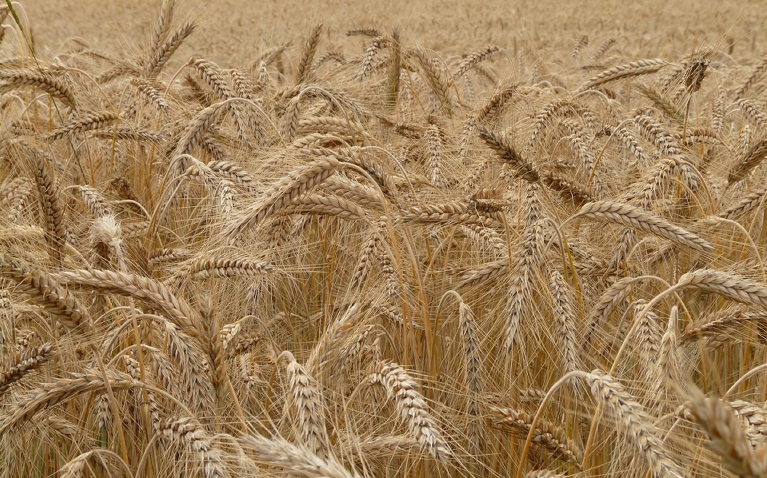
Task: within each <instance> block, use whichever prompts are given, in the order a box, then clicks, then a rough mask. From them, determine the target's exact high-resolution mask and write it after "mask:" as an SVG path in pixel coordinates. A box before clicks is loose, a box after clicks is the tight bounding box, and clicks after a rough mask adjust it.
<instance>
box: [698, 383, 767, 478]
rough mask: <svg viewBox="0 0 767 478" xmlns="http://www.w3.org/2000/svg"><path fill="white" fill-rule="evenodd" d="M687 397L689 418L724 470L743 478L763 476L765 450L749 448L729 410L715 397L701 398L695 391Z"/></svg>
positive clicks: (744, 436)
mask: <svg viewBox="0 0 767 478" xmlns="http://www.w3.org/2000/svg"><path fill="white" fill-rule="evenodd" d="M691 395H692V397H691V400H690V401H689V402H688V403H687V404H686V405H687V408H689V410H690V415H691V417H692V419H693V420H694V421H695V422H696V423H697V424H698V425H699V426H700V427H701V428H702V429H703V430H704V431H705V432H706V433H707V434H708V437H709V442H708V443H707V444H706V446H707V447H708V448H709V449H710V450H712V451H713V452H715V453H716V454H717V455H719V456H720V457H721V458H722V465H724V467H725V469H727V470H729V471H730V472H731V473H733V474H735V475H738V476H741V477H744V478H745V477H748V478H757V477H762V476H765V474H767V449H766V448H765V447H764V446H762V447H760V448H759V449H757V450H754V449H753V448H752V446H751V442H750V441H749V439H748V437H747V436H746V433H745V431H744V430H743V428H742V427H741V424H740V422H739V420H738V418H737V417H736V415H735V413H733V411H732V408H730V407H728V406H727V405H725V404H724V402H722V401H721V400H719V399H717V398H712V397H706V396H704V395H703V393H701V392H700V391H699V390H694V391H692V392H691Z"/></svg>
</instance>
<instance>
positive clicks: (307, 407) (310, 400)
mask: <svg viewBox="0 0 767 478" xmlns="http://www.w3.org/2000/svg"><path fill="white" fill-rule="evenodd" d="M281 356H283V357H285V358H286V359H287V360H288V361H289V363H288V367H287V372H288V380H289V382H290V397H291V403H292V405H293V408H294V409H295V416H296V418H297V421H298V430H299V433H300V438H301V441H300V442H301V443H302V444H303V445H304V446H306V447H307V448H308V449H309V450H310V451H311V452H312V453H314V454H315V455H317V456H318V457H320V458H321V459H323V460H326V459H327V458H328V457H329V456H330V449H329V447H328V444H329V441H328V432H327V429H326V428H325V409H324V406H323V405H324V404H323V402H324V400H323V397H322V393H321V392H320V388H319V385H318V384H317V381H316V380H315V379H314V378H313V377H312V376H311V375H309V374H308V373H307V371H306V369H305V368H304V367H303V366H302V365H301V364H299V363H298V362H297V361H296V359H295V358H294V357H293V354H291V353H290V352H288V351H285V352H283V353H282V355H281Z"/></svg>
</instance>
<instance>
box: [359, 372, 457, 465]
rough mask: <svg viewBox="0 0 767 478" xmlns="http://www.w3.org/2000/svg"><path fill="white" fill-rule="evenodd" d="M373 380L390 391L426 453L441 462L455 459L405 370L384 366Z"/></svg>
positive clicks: (398, 409)
mask: <svg viewBox="0 0 767 478" xmlns="http://www.w3.org/2000/svg"><path fill="white" fill-rule="evenodd" d="M370 380H371V382H373V383H380V384H381V385H383V386H384V387H385V388H386V392H387V394H388V396H389V398H390V399H392V400H394V402H395V404H396V406H397V411H398V412H399V417H400V420H402V422H404V423H405V425H407V427H408V429H409V430H410V433H411V434H412V435H413V436H414V437H415V439H416V440H418V443H419V444H420V445H421V449H422V450H425V451H427V452H428V453H429V454H430V455H431V456H432V458H434V459H436V460H439V461H445V460H447V459H448V458H449V457H450V456H452V452H451V451H450V448H449V447H448V446H447V442H446V441H445V439H444V438H443V437H442V432H441V431H440V429H439V427H438V426H437V424H436V422H435V421H434V419H433V418H432V416H431V414H430V413H429V407H428V405H427V404H426V401H425V400H424V399H423V396H422V395H421V394H420V393H419V392H418V391H417V390H416V388H417V385H416V382H415V381H414V380H413V379H412V378H410V376H409V375H408V374H407V373H406V372H405V370H404V369H403V368H402V367H400V366H399V365H397V364H396V363H393V362H380V363H379V364H378V366H377V367H376V372H375V373H373V374H372V375H371V376H370Z"/></svg>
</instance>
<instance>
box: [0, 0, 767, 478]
mask: <svg viewBox="0 0 767 478" xmlns="http://www.w3.org/2000/svg"><path fill="white" fill-rule="evenodd" d="M19 8H20V7H18V6H17V7H15V8H14V7H12V4H11V3H10V2H8V3H7V5H6V6H3V7H2V9H1V10H0V19H2V21H3V22H5V25H4V28H3V29H0V33H5V32H12V34H6V35H5V37H6V38H5V41H4V43H3V44H2V45H0V46H2V47H3V48H2V51H3V56H2V58H0V119H1V120H2V128H0V164H1V165H2V166H1V167H0V244H1V246H0V250H2V254H0V294H1V295H0V339H2V342H1V343H0V357H1V358H2V365H1V366H0V474H1V475H2V476H3V477H15V476H29V477H48V476H60V477H81V476H96V477H116V476H124V477H136V478H138V477H143V476H164V477H176V476H203V477H206V478H213V477H225V476H231V477H239V476H273V475H275V476H285V475H290V476H302V477H317V476H325V477H352V476H371V477H372V476H376V477H378V476H423V477H425V476H499V477H500V476H516V477H517V478H520V477H523V476H530V477H533V476H534V477H554V476H577V475H583V476H644V477H650V476H652V477H662V476H673V477H681V476H732V475H737V476H742V477H756V476H764V475H765V474H766V473H767V410H766V409H765V408H764V406H763V404H764V403H765V400H766V399H767V379H765V375H767V370H765V369H766V368H767V366H766V365H765V361H766V360H767V329H765V325H766V324H767V312H766V311H765V309H767V272H766V271H765V265H764V262H763V260H762V257H761V256H762V255H763V254H764V253H765V251H767V224H765V219H766V218H767V208H766V207H764V205H763V202H764V199H765V196H766V194H767V184H766V183H765V179H766V178H767V173H765V170H764V168H763V167H762V161H763V159H764V158H765V156H767V136H766V135H765V132H766V131H767V130H766V129H765V128H766V127H767V109H765V102H764V99H765V91H766V90H767V81H764V80H765V77H767V58H764V59H761V60H760V59H755V60H754V61H753V62H750V63H747V64H739V63H738V62H736V61H734V60H733V59H732V58H731V57H730V56H729V55H728V54H727V52H724V51H720V50H719V49H717V48H699V49H697V50H696V51H693V52H691V53H690V54H688V55H686V56H684V57H682V58H677V59H671V60H664V59H633V58H625V57H624V56H623V55H622V54H621V53H619V48H618V47H617V46H616V42H615V41H614V40H611V41H607V42H604V43H597V44H592V45H590V44H589V42H588V38H586V37H582V38H580V39H578V41H577V43H576V45H575V48H574V49H573V51H572V52H571V53H570V52H568V57H567V60H568V61H569V62H570V64H569V65H566V66H563V65H560V66H561V70H562V71H561V73H559V74H558V73H556V72H554V73H552V72H551V70H550V69H547V63H546V62H543V61H534V60H535V58H534V53H532V52H527V53H526V54H525V55H522V54H519V55H518V58H513V55H511V54H510V53H509V52H508V51H505V50H503V49H501V48H499V47H498V46H495V45H490V46H485V47H483V48H481V49H478V50H476V51H474V52H470V53H467V54H466V55H464V56H461V57H456V58H450V57H447V58H445V57H442V56H440V55H439V53H438V52H434V51H429V50H426V49H423V48H419V47H417V46H415V45H409V44H408V42H407V41H405V40H404V39H403V37H402V36H401V35H400V34H399V33H398V32H397V31H392V32H380V31H376V30H356V31H350V32H349V33H348V35H349V37H350V39H349V41H353V42H356V44H357V45H359V44H360V43H364V45H365V46H364V48H361V49H359V50H358V51H357V56H356V57H348V56H349V55H346V56H345V55H344V54H342V53H341V52H339V51H338V50H335V49H332V48H329V47H328V46H327V45H324V44H323V43H324V42H323V38H324V36H323V27H322V25H319V26H317V27H316V29H314V30H313V31H312V32H309V35H308V36H307V37H306V38H305V40H303V41H300V42H298V41H297V42H296V44H295V45H290V44H289V45H283V46H280V47H278V48H275V49H273V50H270V51H268V52H265V53H264V54H263V55H261V56H260V57H258V58H257V59H256V61H254V62H253V63H252V64H249V65H246V66H244V67H242V68H228V69H225V68H221V67H219V66H217V65H216V64H214V63H213V62H211V61H208V60H205V59H202V58H198V57H193V58H191V59H189V60H188V61H184V60H180V59H178V58H176V57H174V56H173V55H174V53H175V52H176V51H177V49H178V48H179V46H180V45H181V44H182V42H185V40H187V38H188V37H190V35H192V34H193V33H194V31H195V24H194V23H186V24H179V22H178V21H174V9H175V5H174V0H165V1H164V3H163V5H162V9H161V12H160V16H159V22H158V24H157V26H156V28H155V30H154V31H153V34H152V36H151V38H150V39H149V42H148V45H147V46H146V47H145V48H144V49H143V52H142V53H141V54H140V55H138V56H136V57H135V58H124V57H120V56H119V55H113V54H110V53H108V52H103V51H100V50H98V49H94V48H92V47H91V46H89V45H87V44H84V43H82V42H78V41H72V42H69V43H68V49H67V50H66V51H64V52H61V53H59V54H58V55H57V56H55V57H53V58H49V59H46V58H43V57H42V56H41V55H39V54H36V53H35V50H34V44H33V41H32V37H31V35H30V34H29V29H28V28H27V26H28V25H27V24H26V23H25V18H24V16H23V15H20V13H19V12H20V11H19ZM0 38H2V37H0ZM192 38H194V37H192ZM177 56H178V55H177ZM531 58H532V60H531ZM512 60H513V61H512ZM523 60H524V61H523ZM166 66H169V67H167V68H166Z"/></svg>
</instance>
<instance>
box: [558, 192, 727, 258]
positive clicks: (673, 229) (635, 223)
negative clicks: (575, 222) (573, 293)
mask: <svg viewBox="0 0 767 478" xmlns="http://www.w3.org/2000/svg"><path fill="white" fill-rule="evenodd" d="M575 217H583V218H594V219H599V220H602V221H607V222H612V223H616V224H621V225H624V226H626V227H630V228H633V229H637V230H640V231H644V232H649V233H651V234H655V235H657V236H660V237H664V238H666V239H669V240H670V241H673V242H675V243H677V244H683V245H686V246H688V247H692V248H693V249H696V250H698V251H700V252H703V253H706V254H711V253H713V251H714V248H713V246H712V245H711V244H710V243H709V242H708V241H706V240H704V239H702V238H700V237H698V236H697V235H695V234H693V233H691V232H689V231H687V230H686V229H683V228H681V227H679V226H677V225H674V224H671V223H670V222H668V221H666V220H665V219H663V218H661V217H659V216H655V215H653V214H650V213H648V212H645V211H642V210H641V209H639V208H637V207H634V206H631V205H630V204H625V203H618V202H613V201H597V202H593V203H589V204H586V205H585V206H583V207H582V208H581V210H580V211H579V212H578V213H577V214H576V215H575V216H573V218H575Z"/></svg>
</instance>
